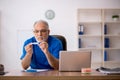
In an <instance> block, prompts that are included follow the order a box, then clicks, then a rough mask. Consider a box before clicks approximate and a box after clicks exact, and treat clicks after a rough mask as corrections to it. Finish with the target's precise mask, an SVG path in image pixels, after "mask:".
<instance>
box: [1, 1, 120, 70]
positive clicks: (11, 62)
mask: <svg viewBox="0 0 120 80" xmlns="http://www.w3.org/2000/svg"><path fill="white" fill-rule="evenodd" d="M119 3H120V0H0V23H1V24H0V63H3V64H4V65H5V68H6V69H12V68H13V69H21V66H20V60H19V58H20V54H21V53H18V47H19V46H18V31H19V30H31V29H32V25H33V23H34V22H35V21H36V20H39V19H44V20H47V19H46V18H45V16H44V13H45V11H46V10H48V9H52V10H54V11H55V14H56V15H55V18H54V19H53V20H47V21H48V23H49V25H50V29H51V34H61V35H64V36H65V37H66V39H67V44H68V45H67V46H68V50H77V36H76V35H77V21H76V20H77V18H76V17H77V16H76V14H77V9H78V8H120V5H119Z"/></svg>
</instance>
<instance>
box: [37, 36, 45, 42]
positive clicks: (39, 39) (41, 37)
mask: <svg viewBox="0 0 120 80" xmlns="http://www.w3.org/2000/svg"><path fill="white" fill-rule="evenodd" d="M37 40H38V42H41V41H46V38H45V37H43V36H39V37H37Z"/></svg>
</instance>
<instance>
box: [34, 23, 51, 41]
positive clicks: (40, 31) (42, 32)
mask: <svg viewBox="0 0 120 80" xmlns="http://www.w3.org/2000/svg"><path fill="white" fill-rule="evenodd" d="M33 32H34V35H35V38H36V40H37V41H38V42H41V41H47V39H48V35H49V32H50V31H49V29H48V27H47V25H45V24H44V23H37V24H35V26H34V30H33Z"/></svg>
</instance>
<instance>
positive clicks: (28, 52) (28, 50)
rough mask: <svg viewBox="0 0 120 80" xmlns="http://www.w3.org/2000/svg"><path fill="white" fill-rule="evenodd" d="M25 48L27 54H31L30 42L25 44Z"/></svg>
mask: <svg viewBox="0 0 120 80" xmlns="http://www.w3.org/2000/svg"><path fill="white" fill-rule="evenodd" d="M25 50H26V53H27V54H32V53H33V46H32V44H31V43H29V44H28V45H26V46H25Z"/></svg>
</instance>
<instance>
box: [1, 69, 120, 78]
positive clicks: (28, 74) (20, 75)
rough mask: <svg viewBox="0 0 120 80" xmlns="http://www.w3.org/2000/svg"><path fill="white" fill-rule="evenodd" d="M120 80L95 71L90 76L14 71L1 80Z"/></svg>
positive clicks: (79, 73) (118, 76)
mask: <svg viewBox="0 0 120 80" xmlns="http://www.w3.org/2000/svg"><path fill="white" fill-rule="evenodd" d="M37 79H42V80H48V79H49V80H72V79H73V80H78V79H79V80H119V79H120V75H106V74H103V73H99V72H96V71H95V70H93V71H92V72H91V73H90V74H83V73H81V72H59V71H57V70H49V71H42V72H33V73H31V72H22V71H20V70H13V71H10V72H8V73H6V74H5V75H4V76H0V80H37Z"/></svg>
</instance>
